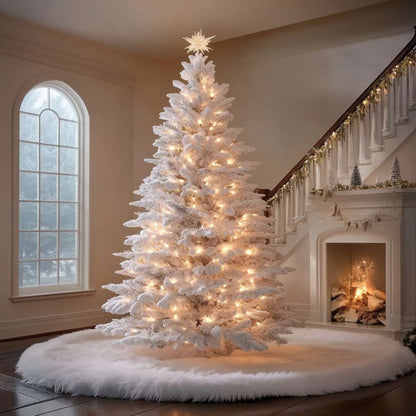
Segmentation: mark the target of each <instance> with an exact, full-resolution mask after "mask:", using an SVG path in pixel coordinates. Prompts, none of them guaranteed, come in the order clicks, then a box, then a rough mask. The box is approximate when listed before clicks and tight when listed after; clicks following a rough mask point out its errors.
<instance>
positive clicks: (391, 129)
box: [258, 26, 416, 243]
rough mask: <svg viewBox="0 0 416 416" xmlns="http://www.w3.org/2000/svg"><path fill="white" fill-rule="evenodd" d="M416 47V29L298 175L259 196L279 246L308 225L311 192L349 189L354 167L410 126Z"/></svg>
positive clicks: (415, 102)
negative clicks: (298, 227) (398, 129)
mask: <svg viewBox="0 0 416 416" xmlns="http://www.w3.org/2000/svg"><path fill="white" fill-rule="evenodd" d="M415 46H416V26H415V34H414V36H413V38H412V39H411V40H410V41H409V43H408V44H407V45H406V46H405V47H404V48H403V50H402V51H401V52H400V53H399V54H398V55H397V56H396V57H395V58H394V59H393V61H392V62H391V63H390V64H389V65H388V66H387V68H386V69H385V70H384V71H383V72H382V73H381V74H380V75H379V76H378V77H377V78H376V79H375V80H374V81H373V82H372V83H371V84H370V85H369V87H368V88H367V89H366V90H365V91H364V92H363V93H362V94H361V95H360V96H359V97H358V98H357V99H356V100H355V101H354V102H353V104H351V106H350V107H349V108H348V109H347V110H346V111H345V112H344V113H343V114H342V116H341V117H340V118H339V119H338V120H337V121H336V122H335V123H334V124H333V125H332V126H331V127H330V128H329V130H328V131H327V132H326V133H325V134H324V135H323V136H322V137H321V138H320V139H319V140H318V141H317V142H316V144H315V145H314V146H313V147H312V148H311V149H310V150H309V152H308V153H307V154H306V155H305V156H304V157H303V158H302V159H301V160H300V161H299V162H298V163H297V164H296V165H295V166H294V167H293V169H291V171H290V172H289V173H288V174H287V175H286V176H285V177H284V178H283V179H282V180H281V181H280V182H279V183H278V184H277V185H276V186H275V187H274V188H273V189H272V190H266V189H262V190H258V191H259V192H261V193H264V194H265V197H264V198H265V199H266V200H267V201H268V203H269V205H270V213H271V215H272V217H273V222H274V226H275V232H276V235H277V236H278V237H277V241H278V242H280V243H284V242H285V241H286V235H287V234H290V233H294V232H295V231H296V224H297V223H299V222H302V221H303V220H304V219H305V213H306V208H307V203H308V197H309V195H310V192H311V190H312V189H314V188H315V189H319V188H324V187H325V186H332V185H335V184H336V183H342V184H348V183H349V177H350V173H351V171H352V169H353V167H354V165H355V164H356V163H357V164H361V165H363V164H369V163H371V154H372V152H377V151H381V150H383V148H384V141H385V140H387V139H388V138H392V137H395V128H396V126H397V125H398V124H403V123H406V122H407V120H408V114H409V110H413V109H416V68H415V63H416V49H415Z"/></svg>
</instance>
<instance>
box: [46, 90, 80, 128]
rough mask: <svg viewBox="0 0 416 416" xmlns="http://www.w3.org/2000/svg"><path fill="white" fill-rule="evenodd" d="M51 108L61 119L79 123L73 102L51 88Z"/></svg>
mask: <svg viewBox="0 0 416 416" xmlns="http://www.w3.org/2000/svg"><path fill="white" fill-rule="evenodd" d="M50 94H51V108H52V110H55V111H56V112H57V113H58V114H59V117H60V118H65V119H67V120H74V121H77V120H78V118H77V115H76V112H75V109H74V107H73V106H72V104H71V102H70V101H69V100H68V98H66V97H65V96H64V95H63V94H62V93H61V92H60V91H58V90H55V89H53V88H51V90H50Z"/></svg>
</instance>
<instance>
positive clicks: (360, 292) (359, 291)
mask: <svg viewBox="0 0 416 416" xmlns="http://www.w3.org/2000/svg"><path fill="white" fill-rule="evenodd" d="M366 293H367V286H366V285H363V286H361V287H357V289H356V290H355V297H354V300H361V299H362V297H363V295H365V294H366Z"/></svg>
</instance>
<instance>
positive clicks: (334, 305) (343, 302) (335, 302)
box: [331, 295, 349, 312]
mask: <svg viewBox="0 0 416 416" xmlns="http://www.w3.org/2000/svg"><path fill="white" fill-rule="evenodd" d="M348 303H349V301H348V298H347V297H346V296H345V295H340V296H338V297H336V298H335V299H332V301H331V312H336V311H337V310H338V309H340V308H342V307H344V306H347V305H348Z"/></svg>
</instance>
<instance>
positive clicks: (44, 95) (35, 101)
mask: <svg viewBox="0 0 416 416" xmlns="http://www.w3.org/2000/svg"><path fill="white" fill-rule="evenodd" d="M45 108H48V88H47V87H38V88H34V89H33V90H30V91H29V92H28V93H27V94H26V95H25V98H24V99H23V101H22V105H21V106H20V110H21V111H27V112H28V113H35V114H40V113H41V111H42V110H43V109H45Z"/></svg>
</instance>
